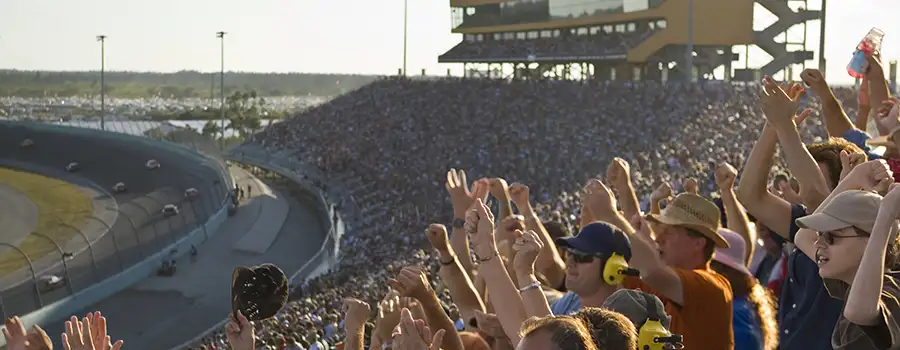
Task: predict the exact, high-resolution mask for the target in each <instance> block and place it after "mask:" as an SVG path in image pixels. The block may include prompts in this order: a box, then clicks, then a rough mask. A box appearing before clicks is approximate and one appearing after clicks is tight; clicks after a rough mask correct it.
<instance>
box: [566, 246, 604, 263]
mask: <svg viewBox="0 0 900 350" xmlns="http://www.w3.org/2000/svg"><path fill="white" fill-rule="evenodd" d="M566 252H567V253H568V256H569V257H571V258H572V261H574V262H575V263H578V264H590V263H592V262H593V261H594V258H597V255H596V254H591V253H585V252H582V251H580V250H575V249H572V248H569V249H566Z"/></svg>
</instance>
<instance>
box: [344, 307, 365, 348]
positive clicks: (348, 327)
mask: <svg viewBox="0 0 900 350" xmlns="http://www.w3.org/2000/svg"><path fill="white" fill-rule="evenodd" d="M371 310H372V309H371V308H370V307H369V304H367V303H365V302H363V301H361V300H358V299H353V298H347V299H344V305H343V307H341V311H343V312H344V332H345V333H346V339H345V340H344V349H345V350H363V348H364V342H365V328H366V320H367V319H369V314H370V312H371Z"/></svg>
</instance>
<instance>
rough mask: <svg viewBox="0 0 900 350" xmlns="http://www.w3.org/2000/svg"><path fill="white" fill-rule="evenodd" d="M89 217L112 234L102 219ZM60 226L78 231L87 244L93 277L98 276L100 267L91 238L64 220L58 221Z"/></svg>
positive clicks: (120, 264) (120, 263) (120, 260)
mask: <svg viewBox="0 0 900 350" xmlns="http://www.w3.org/2000/svg"><path fill="white" fill-rule="evenodd" d="M90 218H93V219H95V220H97V221H100V222H101V223H103V225H105V226H106V233H107V234H112V230H110V229H109V225H107V224H106V223H105V222H103V220H100V219H97V218H96V217H94V216H91V217H90ZM60 226H63V227H68V228H70V229H72V230H75V232H78V234H79V235H80V236H81V238H82V239H84V243H85V244H87V248H88V253H89V254H91V265H93V267H94V277H98V276H99V275H100V268H99V267H98V266H97V256H96V255H94V244H93V243H91V240H90V239H89V238H88V236H87V235H86V234H84V231H82V230H81V229H79V228H77V227H75V226H72V225H69V224H67V223H65V222H63V223H60ZM113 238H115V237H113ZM116 249H118V248H116ZM116 256H119V254H118V251H117V252H116ZM121 266H122V258H121V257H119V267H121Z"/></svg>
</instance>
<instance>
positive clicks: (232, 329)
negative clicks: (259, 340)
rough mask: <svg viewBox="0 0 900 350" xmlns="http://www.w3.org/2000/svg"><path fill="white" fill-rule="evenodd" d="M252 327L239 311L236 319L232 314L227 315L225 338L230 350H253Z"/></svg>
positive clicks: (254, 347)
mask: <svg viewBox="0 0 900 350" xmlns="http://www.w3.org/2000/svg"><path fill="white" fill-rule="evenodd" d="M253 333H254V330H253V325H252V324H251V323H250V320H248V319H247V317H246V316H244V315H243V314H242V313H241V312H240V311H238V312H237V318H235V317H234V313H228V323H227V324H225V338H227V339H228V344H230V345H231V349H232V350H254V349H256V346H255V344H254V343H255V342H256V340H255V337H254V335H253Z"/></svg>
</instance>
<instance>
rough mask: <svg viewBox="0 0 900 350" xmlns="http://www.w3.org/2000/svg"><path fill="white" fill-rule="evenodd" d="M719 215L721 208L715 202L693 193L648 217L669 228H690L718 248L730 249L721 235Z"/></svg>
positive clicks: (686, 194)
mask: <svg viewBox="0 0 900 350" xmlns="http://www.w3.org/2000/svg"><path fill="white" fill-rule="evenodd" d="M719 215H720V212H719V207H717V206H716V205H715V204H714V203H713V202H710V201H709V200H707V199H706V198H703V197H701V196H698V195H696V194H693V193H681V194H679V195H678V196H677V197H675V199H674V200H673V201H672V203H670V204H669V205H668V206H666V209H664V210H663V211H662V213H660V214H650V215H647V219H648V220H651V221H655V222H658V223H661V224H665V225H669V226H679V227H685V228H689V229H691V230H694V231H697V232H699V233H701V234H702V235H703V236H705V237H706V238H709V239H711V240H712V241H713V242H715V244H716V248H728V247H729V244H728V241H726V240H725V238H724V237H722V236H721V235H720V234H719V226H720V221H719Z"/></svg>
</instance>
